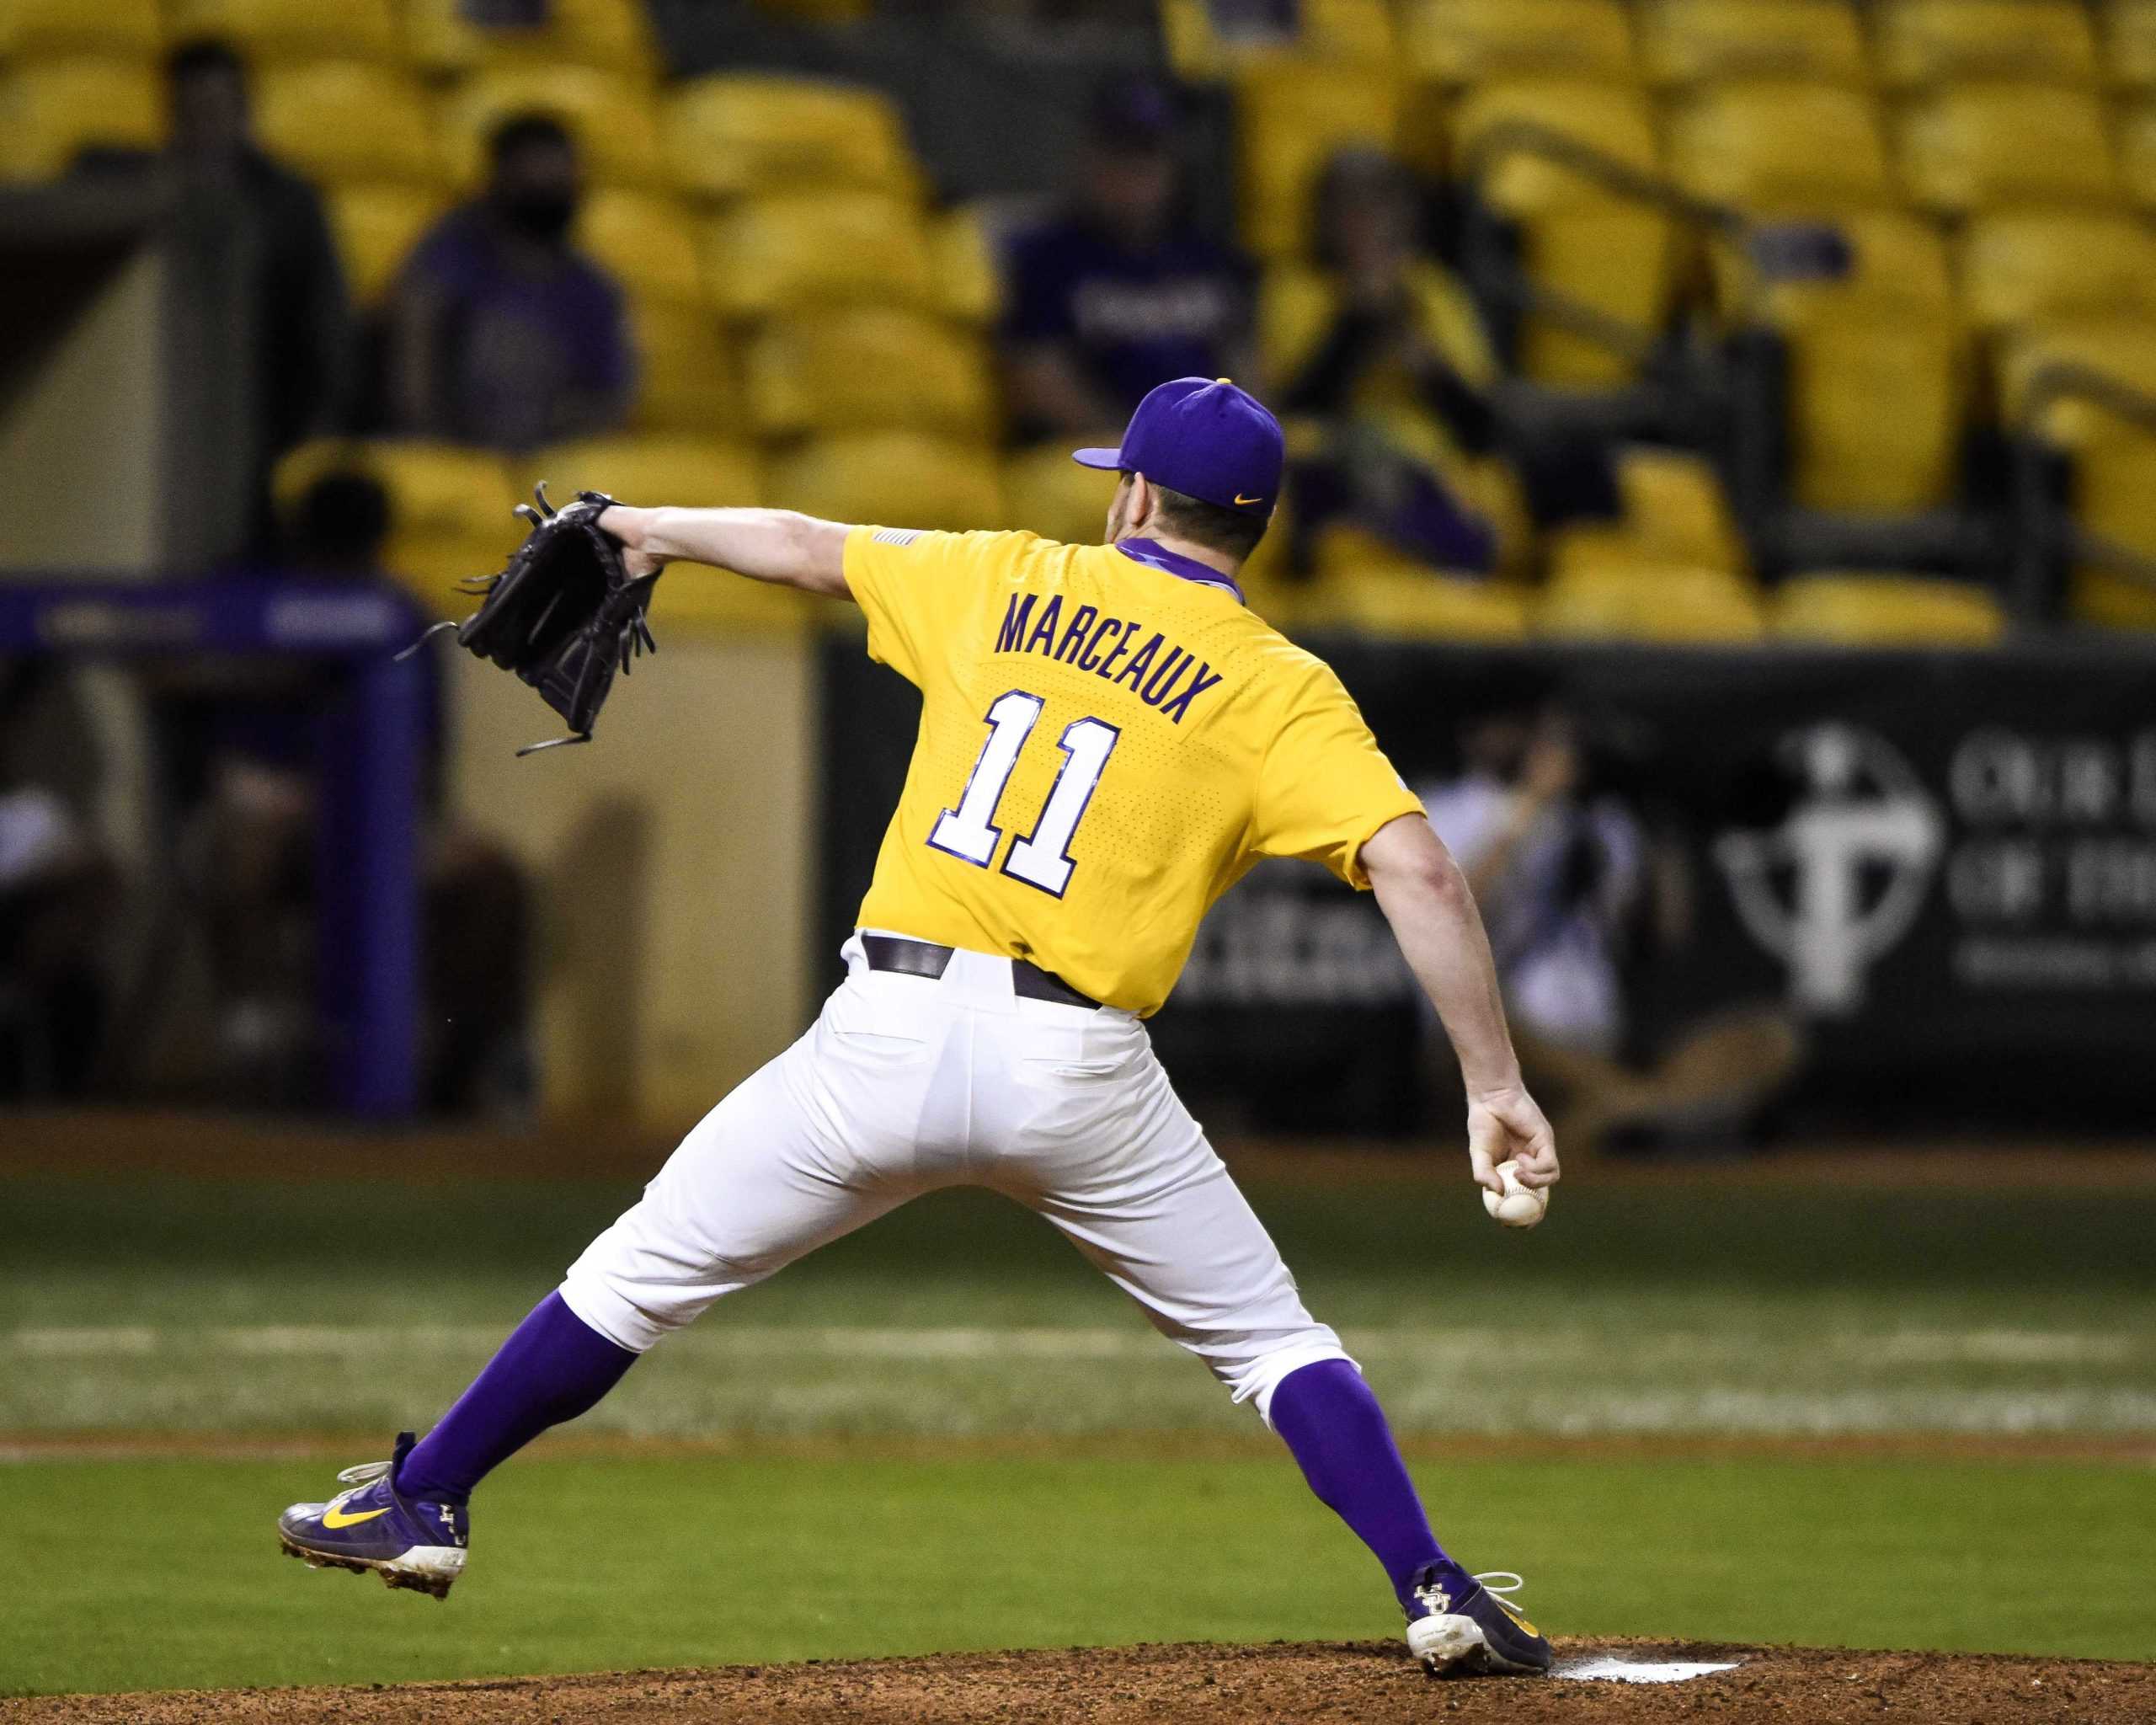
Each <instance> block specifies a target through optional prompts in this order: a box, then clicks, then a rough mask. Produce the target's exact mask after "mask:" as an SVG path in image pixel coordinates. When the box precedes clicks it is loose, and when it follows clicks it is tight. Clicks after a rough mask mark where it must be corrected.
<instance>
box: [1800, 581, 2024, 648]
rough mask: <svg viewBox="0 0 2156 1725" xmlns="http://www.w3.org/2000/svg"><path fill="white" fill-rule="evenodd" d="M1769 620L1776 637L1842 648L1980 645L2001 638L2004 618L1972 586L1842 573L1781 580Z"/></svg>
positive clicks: (1993, 602)
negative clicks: (1820, 642)
mask: <svg viewBox="0 0 2156 1725" xmlns="http://www.w3.org/2000/svg"><path fill="white" fill-rule="evenodd" d="M1771 621H1772V626H1773V628H1774V633H1775V634H1776V635H1777V636H1779V637H1780V638H1782V639H1783V640H1785V641H1823V642H1833V643H1834V644H1838V645H1841V646H1847V647H1988V646H1991V645H1992V644H1993V643H1995V642H1996V641H1997V640H1998V639H1999V637H2000V636H2002V635H2004V633H2006V614H2005V613H2004V611H2001V610H2000V609H1999V601H1998V600H1996V599H1995V598H1993V596H1992V595H1990V594H1989V593H1987V592H1986V591H1984V590H1983V589H1982V588H1980V587H1972V586H1969V585H1966V584H1964V583H1962V582H1960V581H1935V580H1924V579H1919V578H1917V577H1915V576H1911V575H1894V574H1861V573H1854V572H1849V571H1844V570H1835V571H1833V572H1821V573H1819V574H1804V575H1797V576H1794V577H1792V578H1791V579H1789V580H1786V581H1785V582H1783V583H1782V585H1781V588H1780V591H1778V592H1777V593H1776V594H1775V595H1774V603H1773V606H1772V608H1771Z"/></svg>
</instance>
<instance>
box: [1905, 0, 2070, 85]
mask: <svg viewBox="0 0 2156 1725" xmlns="http://www.w3.org/2000/svg"><path fill="white" fill-rule="evenodd" d="M1873 16H1874V18H1875V19H1876V26H1875V28H1876V34H1877V37H1878V44H1879V49H1878V63H1879V75H1880V77H1881V81H1882V82H1884V83H1887V85H1888V86H1890V87H1892V88H1897V89H1913V88H1921V87H1926V86H1929V85H1933V84H1941V83H1953V82H1955V81H1956V80H1957V79H1961V78H2009V79H2012V80H2014V81H2015V82H2016V83H2079V84H2090V83H2095V81H2096V69H2097V57H2096V36H2095V31H2094V30H2093V29H2091V28H2090V27H2089V12H2088V8H2086V7H2084V6H2083V5H2082V4H2080V3H2079V0H1885V3H1883V4H1881V5H1878V6H1876V7H1875V8H1873Z"/></svg>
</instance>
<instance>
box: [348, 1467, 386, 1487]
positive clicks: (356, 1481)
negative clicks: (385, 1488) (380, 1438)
mask: <svg viewBox="0 0 2156 1725" xmlns="http://www.w3.org/2000/svg"><path fill="white" fill-rule="evenodd" d="M388 1471H389V1464H388V1463H387V1461H362V1462H361V1463H360V1465H359V1466H357V1467H345V1468H340V1469H339V1470H338V1473H337V1483H338V1484H339V1485H340V1486H367V1485H372V1484H373V1483H374V1482H376V1480H378V1479H380V1478H381V1477H382V1475H384V1474H385V1473H387V1472H388Z"/></svg>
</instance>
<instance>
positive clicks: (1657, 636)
mask: <svg viewBox="0 0 2156 1725" xmlns="http://www.w3.org/2000/svg"><path fill="white" fill-rule="evenodd" d="M1534 628H1535V630H1536V631H1537V633H1541V634H1544V635H1549V636H1554V637H1556V638H1561V639H1571V640H1635V641H1655V642H1662V643H1667V644H1671V645H1694V644H1696V645H1701V646H1710V645H1716V644H1723V643H1731V642H1744V641H1756V640H1758V638H1760V637H1761V636H1762V635H1763V634H1764V633H1765V632H1766V623H1765V619H1764V617H1763V616H1762V614H1761V612H1760V609H1759V602H1758V599H1757V598H1756V597H1755V596H1754V595H1753V593H1752V590H1751V589H1750V588H1749V587H1748V586H1747V585H1745V584H1744V583H1743V582H1742V581H1741V580H1739V579H1737V577H1735V576H1733V575H1732V574H1729V573H1728V572H1727V571H1726V570H1725V569H1688V568H1686V567H1684V565H1682V564H1672V565H1669V566H1668V567H1663V568H1656V567H1652V566H1650V565H1646V564H1635V563H1615V564H1611V565H1609V566H1606V567H1595V566H1591V565H1582V566H1581V567H1579V568H1577V569H1566V570H1565V571H1563V572H1562V573H1561V574H1559V575H1557V576H1556V579H1553V580H1552V581H1551V582H1550V585H1548V586H1547V587H1546V588H1545V589H1544V590H1543V593H1542V595H1541V599H1540V602H1539V603H1538V604H1537V605H1536V606H1535V608H1534Z"/></svg>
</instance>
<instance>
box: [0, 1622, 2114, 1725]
mask: <svg viewBox="0 0 2156 1725" xmlns="http://www.w3.org/2000/svg"><path fill="white" fill-rule="evenodd" d="M1558 1647H1559V1650H1560V1659H1559V1665H1558V1669H1559V1671H1560V1672H1563V1671H1565V1670H1566V1669H1568V1668H1572V1669H1577V1668H1579V1667H1582V1666H1585V1665H1588V1664H1590V1663H1595V1662H1601V1663H1605V1664H1606V1662H1608V1661H1609V1660H1612V1659H1614V1660H1617V1661H1620V1662H1623V1663H1624V1664H1627V1665H1631V1666H1635V1667H1637V1666H1641V1665H1645V1664H1650V1663H1652V1662H1660V1661H1672V1660H1678V1661H1696V1662H1701V1663H1717V1662H1721V1661H1728V1660H1734V1661H1737V1662H1738V1663H1737V1664H1736V1667H1735V1669H1730V1670H1723V1671H1716V1672H1711V1673H1709V1674H1705V1675H1701V1676H1697V1677H1694V1678H1692V1679H1690V1680H1686V1681H1683V1682H1675V1683H1660V1684H1652V1685H1648V1684H1639V1683H1630V1682H1620V1681H1611V1680H1599V1681H1595V1680H1583V1679H1566V1678H1562V1677H1558V1678H1552V1679H1549V1680H1539V1681H1538V1680H1523V1679H1478V1680H1462V1681H1456V1682H1455V1681H1448V1682H1442V1683H1433V1682H1432V1681H1431V1680H1429V1679H1428V1678H1427V1677H1425V1676H1424V1675H1423V1674H1422V1672H1421V1671H1420V1670H1418V1669H1417V1668H1416V1667H1415V1666H1414V1665H1413V1664H1412V1663H1411V1662H1410V1661H1409V1659H1408V1658H1407V1656H1406V1652H1405V1650H1404V1649H1402V1648H1401V1647H1399V1646H1398V1645H1397V1644H1396V1643H1395V1644H1383V1643H1378V1644H1373V1643H1367V1642H1364V1643H1341V1642H1335V1643H1330V1644H1327V1643H1321V1642H1304V1643H1292V1642H1275V1643H1273V1644H1272V1645H1270V1646H1265V1647H1246V1648H1235V1647H1222V1646H1217V1645H1195V1646H1181V1647H1139V1648H1070V1649H1069V1650H1068V1651H1060V1650H1059V1651H1052V1652H1034V1653H969V1654H960V1655H946V1656H942V1657H937V1658H914V1659H876V1660H865V1661H860V1662H857V1663H841V1662H830V1663H812V1664H806V1665H762V1666H758V1665H744V1666H733V1667H721V1668H718V1669H712V1670H706V1671H637V1672H624V1673H618V1674H600V1675H594V1676H583V1677H549V1678H519V1679H510V1680H503V1681H495V1682H472V1683H444V1684H410V1685H390V1686H387V1687H384V1686H380V1685H377V1686H376V1687H373V1688H368V1689H265V1690H225V1691H221V1692H210V1691H201V1692H179V1693H173V1694H168V1695H132V1696H52V1697H48V1698H45V1699H40V1700H35V1701H0V1722H8V1725H13V1722H21V1725H30V1722H33V1721H35V1722H38V1725H107V1722H112V1725H117V1722H120V1721H123V1720H125V1721H127V1722H130V1725H209V1722H211V1721H216V1722H219V1725H222V1722H226V1721H233V1722H246V1721H266V1720H277V1721H280V1722H288V1721H289V1722H302V1725H303V1722H307V1721H312V1720H325V1721H326V1720H334V1721H336V1722H337V1725H372V1722H376V1721H382V1722H389V1721H396V1722H398V1725H420V1722H426V1725H542V1722H545V1725H557V1722H558V1725H570V1722H580V1721H583V1720H587V1719H620V1720H636V1721H646V1720H649V1721H654V1722H675V1721H679V1722H688V1721H695V1722H698V1725H748V1722H751V1721H754V1722H757V1725H762V1722H766V1721H772V1720H779V1721H787V1722H817V1721H839V1720H844V1721H847V1722H849V1725H961V1722H974V1721H980V1722H984V1725H985V1722H997V1725H1008V1722H1011V1721H1020V1720H1041V1721H1049V1722H1058V1725H1059V1722H1063V1721H1073V1722H1075V1721H1084V1722H1086V1725H1136V1722H1139V1721H1147V1722H1180V1721H1184V1720H1193V1721H1221V1722H1226V1721H1237V1722H1242V1721H1252V1722H1262V1721H1289V1720H1297V1721H1300V1720H1309V1719H1341V1720H1353V1721H1356V1722H1358V1725H1365V1722H1367V1725H1385V1722H1390V1721H1395V1720H1398V1721H1409V1720H1412V1721H1416V1722H1417V1725H1420V1722H1422V1721H1426V1720H1428V1719H1431V1718H1433V1717H1435V1718H1446V1719H1458V1720H1460V1721H1462V1722H1465V1721H1469V1720H1483V1719H1487V1720H1498V1721H1504V1722H1508V1725H1540V1722H1545V1721H1546V1722H1556V1721H1563V1722H1566V1725H1573V1722H1577V1721H1582V1720H1584V1721H1590V1722H1593V1725H1634V1722H1649V1721H1652V1722H1661V1721H1664V1720H1671V1719H1693V1718H1697V1717H1702V1716H1705V1717H1711V1718H1714V1719H1718V1720H1729V1721H1739V1720H1751V1719H1760V1720H1776V1721H1782V1722H1800V1721H1801V1722H1804V1725H1843V1722H1849V1721H1855V1720H1864V1721H1867V1722H1870V1721H1877V1720H1880V1719H1881V1718H1887V1719H1893V1718H1900V1719H1906V1720H1910V1721H1920V1722H1925V1725H1930V1722H1950V1721H1951V1722H1952V1725H1992V1722H1993V1721H2006V1720H2012V1721H2015V1722H2017V1725H2043V1722H2049V1721H2061V1722H2071V1725H2111V1722H2114V1721H2116V1722H2121V1725H2123V1722H2127V1721H2142V1720H2147V1719H2149V1718H2151V1717H2156V1666H2150V1665H2129V1664H2110V1663H2104V1662H2100V1661H2095V1660H2086V1659H2039V1658H2009V1657H2002V1656H1996V1655H1989V1654H1956V1653H1845V1652H1835V1651H1832V1650H1826V1649H1817V1648H1726V1647H1711V1646H1700V1645H1695V1644H1694V1645H1675V1644H1671V1643H1666V1642H1593V1643H1587V1642H1564V1641H1561V1642H1559V1643H1558Z"/></svg>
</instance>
